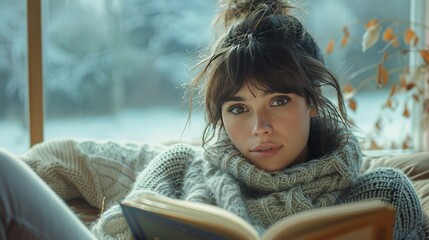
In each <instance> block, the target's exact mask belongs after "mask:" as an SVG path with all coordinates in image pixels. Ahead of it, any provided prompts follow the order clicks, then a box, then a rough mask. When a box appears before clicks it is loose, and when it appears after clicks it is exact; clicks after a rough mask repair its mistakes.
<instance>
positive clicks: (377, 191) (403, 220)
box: [342, 168, 424, 240]
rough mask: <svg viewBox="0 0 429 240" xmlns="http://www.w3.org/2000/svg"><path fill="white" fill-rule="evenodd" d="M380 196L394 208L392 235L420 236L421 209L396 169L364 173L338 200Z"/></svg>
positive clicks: (399, 237) (400, 239)
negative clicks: (394, 217) (394, 216)
mask: <svg viewBox="0 0 429 240" xmlns="http://www.w3.org/2000/svg"><path fill="white" fill-rule="evenodd" d="M369 199H380V200H382V201H385V202H387V203H390V204H392V205H393V206H394V207H395V208H396V219H395V226H394V236H395V237H394V239H395V240H405V239H424V228H423V211H422V207H421V204H420V201H419V198H418V197H417V194H416V192H415V190H414V188H413V185H412V184H411V182H410V180H409V179H408V178H407V177H406V176H405V174H404V173H403V172H401V171H399V170H396V169H392V168H378V169H374V170H371V171H369V172H367V173H365V174H364V175H363V176H362V177H361V178H360V180H359V181H358V182H357V183H356V184H355V185H354V186H353V187H352V188H351V189H349V190H348V191H346V192H345V193H343V197H342V202H344V203H346V202H355V201H363V200H369Z"/></svg>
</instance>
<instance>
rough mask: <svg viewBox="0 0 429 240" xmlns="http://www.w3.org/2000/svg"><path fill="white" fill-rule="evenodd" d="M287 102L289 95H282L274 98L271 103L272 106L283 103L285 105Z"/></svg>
mask: <svg viewBox="0 0 429 240" xmlns="http://www.w3.org/2000/svg"><path fill="white" fill-rule="evenodd" d="M287 102H289V97H287V96H280V97H276V98H274V100H273V102H272V103H271V106H281V105H285V104H286V103H287Z"/></svg>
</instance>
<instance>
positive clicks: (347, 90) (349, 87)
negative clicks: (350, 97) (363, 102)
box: [343, 84, 354, 93]
mask: <svg viewBox="0 0 429 240" xmlns="http://www.w3.org/2000/svg"><path fill="white" fill-rule="evenodd" d="M353 90H354V88H353V86H352V85H351V84H346V85H344V87H343V93H351V92H353Z"/></svg>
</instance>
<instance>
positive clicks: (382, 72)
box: [376, 64, 389, 87]
mask: <svg viewBox="0 0 429 240" xmlns="http://www.w3.org/2000/svg"><path fill="white" fill-rule="evenodd" d="M376 80H377V86H379V87H382V86H386V84H387V82H388V81H389V73H388V72H387V69H386V67H385V66H384V65H383V64H379V65H378V69H377V79H376Z"/></svg>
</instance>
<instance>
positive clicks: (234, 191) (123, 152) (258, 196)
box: [22, 138, 424, 239]
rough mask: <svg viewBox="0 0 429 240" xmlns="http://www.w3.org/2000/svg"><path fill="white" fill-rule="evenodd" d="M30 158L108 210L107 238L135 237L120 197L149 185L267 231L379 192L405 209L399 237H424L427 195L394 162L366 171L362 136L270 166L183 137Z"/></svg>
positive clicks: (50, 179)
mask: <svg viewBox="0 0 429 240" xmlns="http://www.w3.org/2000/svg"><path fill="white" fill-rule="evenodd" d="M22 159H23V160H24V161H26V162H27V163H28V164H29V165H30V166H31V167H32V168H33V169H34V170H35V171H36V172H37V173H38V174H39V175H40V176H41V177H42V178H43V179H44V180H45V181H46V182H47V183H48V184H49V185H50V186H51V187H52V188H53V189H54V190H55V191H56V192H57V193H58V194H59V195H60V196H61V197H62V198H64V199H71V198H74V197H84V198H85V199H86V200H87V201H88V202H89V203H90V204H91V205H93V206H96V207H101V203H102V201H103V198H105V199H106V205H107V206H108V208H107V210H106V211H105V212H104V213H103V214H102V215H101V216H100V218H99V219H98V220H97V221H96V222H95V223H94V224H93V225H92V231H93V233H94V234H95V235H96V236H97V237H98V238H100V239H132V236H131V234H130V232H129V228H128V227H127V225H126V222H125V220H124V218H123V216H122V214H121V210H120V207H119V206H118V204H117V202H118V201H121V200H122V199H124V198H134V197H138V196H139V195H141V194H143V193H147V192H151V193H154V194H162V195H165V196H169V197H174V198H181V199H186V200H189V201H196V202H203V203H208V204H214V205H217V206H220V207H222V208H225V209H227V210H229V211H231V212H233V213H235V214H237V215H238V216H240V217H242V218H243V219H245V220H246V221H248V222H249V223H251V224H252V225H253V226H254V227H255V228H256V229H257V230H258V231H259V232H263V231H264V229H266V228H268V227H269V226H271V225H272V224H273V223H274V222H276V221H278V220H279V219H281V218H283V217H285V216H288V215H290V214H294V213H297V212H301V211H305V210H308V209H312V208H318V207H323V206H329V205H334V204H341V203H346V202H353V201H360V200H366V199H373V198H378V199H382V200H384V201H387V202H389V203H391V204H393V205H394V206H395V207H396V208H397V219H396V223H395V239H423V238H424V233H423V219H422V210H421V207H420V203H419V200H418V198H417V196H416V193H415V192H414V189H413V187H412V185H411V183H410V182H409V180H408V179H407V178H406V177H405V175H404V174H403V173H402V172H400V171H398V170H394V169H387V168H386V169H376V170H373V171H371V172H367V173H365V174H363V175H361V174H360V172H359V169H360V161H361V154H360V150H359V147H358V144H357V141H356V139H354V138H349V141H348V143H347V144H346V145H345V147H344V148H342V149H338V150H337V151H334V152H333V153H332V154H329V155H328V156H324V157H322V158H319V159H314V160H311V161H309V162H307V163H303V164H300V165H296V166H292V167H290V168H288V169H285V170H284V171H280V172H275V173H267V172H264V171H262V170H260V169H258V168H256V167H254V166H253V165H252V164H249V163H248V162H247V161H246V160H245V159H244V158H242V157H241V155H240V154H239V152H238V151H237V150H236V149H235V148H234V147H233V146H232V144H231V143H230V141H229V139H227V138H224V139H222V138H221V140H220V141H219V142H218V143H217V144H215V145H213V146H211V147H209V148H208V149H207V150H206V151H202V150H201V149H200V148H196V147H193V146H189V145H185V144H179V145H174V146H171V147H168V148H167V147H164V146H156V145H152V144H140V145H138V144H118V143H114V142H93V141H81V142H78V141H75V140H63V141H52V142H46V143H43V144H41V145H38V146H36V147H35V148H33V149H32V150H31V151H29V152H28V153H27V154H25V155H24V156H23V157H22Z"/></svg>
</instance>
